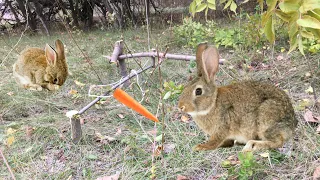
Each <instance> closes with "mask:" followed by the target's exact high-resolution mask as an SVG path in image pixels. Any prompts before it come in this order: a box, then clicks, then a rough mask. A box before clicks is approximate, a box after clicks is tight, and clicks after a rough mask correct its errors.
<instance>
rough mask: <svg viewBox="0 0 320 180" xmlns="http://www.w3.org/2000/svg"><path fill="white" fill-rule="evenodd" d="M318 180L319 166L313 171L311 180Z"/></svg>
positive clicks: (319, 174) (319, 175)
mask: <svg viewBox="0 0 320 180" xmlns="http://www.w3.org/2000/svg"><path fill="white" fill-rule="evenodd" d="M318 179H320V166H318V167H317V168H316V169H315V170H314V171H313V180H318Z"/></svg>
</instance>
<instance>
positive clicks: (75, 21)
mask: <svg viewBox="0 0 320 180" xmlns="http://www.w3.org/2000/svg"><path fill="white" fill-rule="evenodd" d="M69 3H70V9H71V16H72V20H73V23H72V25H74V26H76V27H77V28H79V21H78V0H76V5H75V7H76V8H77V9H75V7H74V6H73V0H69Z"/></svg>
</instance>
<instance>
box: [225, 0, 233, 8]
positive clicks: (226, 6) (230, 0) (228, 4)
mask: <svg viewBox="0 0 320 180" xmlns="http://www.w3.org/2000/svg"><path fill="white" fill-rule="evenodd" d="M231 2H233V0H229V1H228V2H227V3H226V5H225V6H224V8H223V9H226V8H228V7H229V6H230V4H231Z"/></svg>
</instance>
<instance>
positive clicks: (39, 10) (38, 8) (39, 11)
mask: <svg viewBox="0 0 320 180" xmlns="http://www.w3.org/2000/svg"><path fill="white" fill-rule="evenodd" d="M33 3H34V8H35V11H36V14H37V15H38V17H39V19H40V21H41V23H42V26H43V28H44V29H45V31H46V33H47V36H50V33H49V30H48V27H47V24H46V22H45V18H44V16H43V14H42V10H43V9H42V7H41V4H40V3H39V1H38V0H34V1H33Z"/></svg>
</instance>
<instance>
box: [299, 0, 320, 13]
mask: <svg viewBox="0 0 320 180" xmlns="http://www.w3.org/2000/svg"><path fill="white" fill-rule="evenodd" d="M302 2H303V3H302V5H301V7H300V8H299V11H300V12H301V13H306V12H307V11H310V10H314V9H319V8H320V1H319V0H303V1H302Z"/></svg>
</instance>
